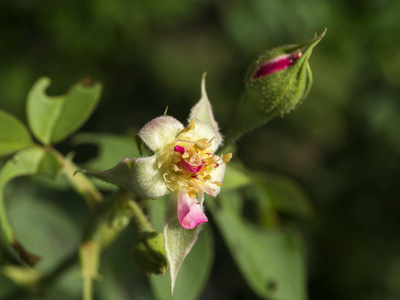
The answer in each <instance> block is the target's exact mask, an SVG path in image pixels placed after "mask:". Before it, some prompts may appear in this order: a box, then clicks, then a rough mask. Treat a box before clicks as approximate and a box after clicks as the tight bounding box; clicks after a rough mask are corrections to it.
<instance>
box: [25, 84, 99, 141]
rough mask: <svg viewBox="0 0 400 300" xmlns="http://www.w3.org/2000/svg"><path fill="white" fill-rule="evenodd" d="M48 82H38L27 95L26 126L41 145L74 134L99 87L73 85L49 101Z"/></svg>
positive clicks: (86, 117)
mask: <svg viewBox="0 0 400 300" xmlns="http://www.w3.org/2000/svg"><path fill="white" fill-rule="evenodd" d="M50 83H51V81H50V79H49V78H46V77H42V78H40V79H39V80H38V81H37V82H36V83H35V84H34V85H33V87H32V89H31V90H30V92H29V94H28V101H27V115H28V123H29V127H30V128H31V130H32V132H33V134H34V136H35V137H36V138H37V139H38V140H40V141H41V142H43V143H44V144H46V145H48V144H54V143H57V142H61V141H62V140H64V139H65V138H67V137H68V136H69V135H70V134H72V133H73V132H74V131H76V130H78V129H79V127H81V126H82V125H83V124H84V123H85V121H86V120H87V119H88V118H89V116H90V115H91V114H92V112H93V110H94V109H95V107H96V105H97V103H98V101H99V98H100V94H101V85H100V84H94V85H92V86H84V85H83V84H81V83H78V84H75V85H74V86H72V87H71V89H70V90H69V91H68V92H67V93H66V94H65V95H61V96H56V97H50V96H48V95H47V94H46V92H45V91H46V89H47V87H48V86H49V85H50Z"/></svg>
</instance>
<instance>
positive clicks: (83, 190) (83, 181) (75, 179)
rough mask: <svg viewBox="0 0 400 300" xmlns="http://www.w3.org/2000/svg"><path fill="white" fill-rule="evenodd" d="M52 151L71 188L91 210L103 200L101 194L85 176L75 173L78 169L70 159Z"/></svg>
mask: <svg viewBox="0 0 400 300" xmlns="http://www.w3.org/2000/svg"><path fill="white" fill-rule="evenodd" d="M52 151H53V152H54V154H55V155H56V157H57V159H58V161H59V162H60V164H61V165H62V166H63V172H64V174H65V175H66V176H67V178H68V181H69V182H70V184H71V186H72V188H73V189H74V190H75V191H76V192H77V193H78V194H80V195H81V196H82V197H83V198H84V199H85V200H86V202H87V204H88V206H89V207H90V208H93V207H95V206H96V205H97V204H98V203H100V202H101V200H102V199H103V196H102V194H101V193H100V192H99V191H98V190H97V188H96V187H95V186H94V184H93V183H92V182H91V181H90V180H89V179H88V178H87V176H85V175H84V174H82V173H76V171H77V170H79V167H78V166H77V165H75V164H74V163H73V162H72V160H71V159H68V158H66V157H64V156H63V155H62V154H61V153H59V152H58V151H57V150H55V149H52Z"/></svg>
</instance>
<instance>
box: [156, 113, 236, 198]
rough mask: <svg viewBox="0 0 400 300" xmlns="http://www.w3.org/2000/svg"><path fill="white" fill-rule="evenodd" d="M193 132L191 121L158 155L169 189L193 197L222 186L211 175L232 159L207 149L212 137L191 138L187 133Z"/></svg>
mask: <svg viewBox="0 0 400 300" xmlns="http://www.w3.org/2000/svg"><path fill="white" fill-rule="evenodd" d="M194 129H195V125H194V122H193V119H192V120H191V122H190V124H189V126H187V127H186V128H185V129H183V130H182V131H181V132H180V133H179V134H178V135H177V137H176V138H175V140H174V141H173V142H172V143H170V144H169V145H168V146H167V147H166V149H164V150H163V151H162V152H160V154H159V161H158V168H161V169H162V171H163V177H164V180H165V182H166V183H167V185H168V188H169V189H170V190H171V191H178V190H179V189H183V190H185V191H186V192H187V193H188V194H189V195H190V196H191V197H192V198H194V197H195V196H196V193H198V192H199V191H200V190H203V191H205V192H207V193H209V192H210V189H212V190H213V188H212V186H213V185H216V186H221V185H222V182H220V181H215V180H213V178H212V173H213V172H214V171H215V169H216V168H218V167H219V166H220V165H221V164H222V163H227V162H228V161H229V160H230V159H231V157H232V154H231V153H229V154H226V155H224V156H223V157H219V156H216V155H215V154H214V153H213V152H212V151H211V150H210V146H211V145H212V143H213V142H214V138H211V139H206V138H202V139H197V140H196V139H192V138H191V134H190V133H191V131H193V130H194Z"/></svg>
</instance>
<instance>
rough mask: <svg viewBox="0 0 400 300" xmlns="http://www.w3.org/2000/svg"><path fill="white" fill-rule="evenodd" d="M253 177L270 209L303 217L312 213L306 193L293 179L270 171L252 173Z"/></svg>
mask: <svg viewBox="0 0 400 300" xmlns="http://www.w3.org/2000/svg"><path fill="white" fill-rule="evenodd" d="M253 179H254V181H255V182H257V186H258V188H259V189H260V190H261V191H262V194H264V197H265V198H268V201H269V202H270V205H271V208H272V209H274V210H276V211H278V212H284V213H287V214H291V215H295V216H300V217H303V218H309V217H311V216H312V215H313V207H312V205H311V204H310V201H309V199H308V197H307V194H306V193H305V191H304V190H303V189H302V188H301V186H300V185H299V184H297V183H296V182H295V181H294V180H292V179H290V178H289V177H285V176H281V175H276V174H270V173H253Z"/></svg>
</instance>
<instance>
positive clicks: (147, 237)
mask: <svg viewBox="0 0 400 300" xmlns="http://www.w3.org/2000/svg"><path fill="white" fill-rule="evenodd" d="M133 258H134V260H135V262H136V263H137V264H138V265H139V266H140V267H141V268H143V269H144V270H145V271H146V272H149V273H153V274H161V275H164V274H165V272H166V271H167V269H168V260H167V256H166V252H165V240H164V235H163V234H162V233H159V232H154V231H153V232H150V231H146V232H142V233H140V235H139V242H138V244H137V245H136V246H135V248H133Z"/></svg>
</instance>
